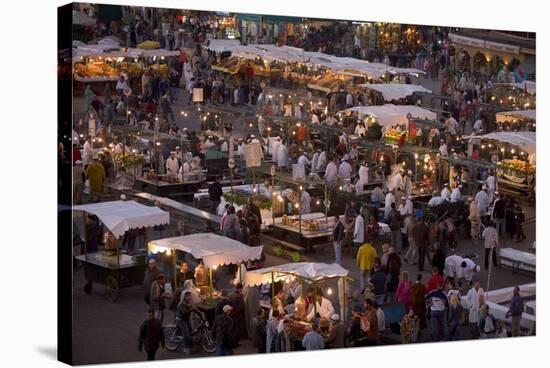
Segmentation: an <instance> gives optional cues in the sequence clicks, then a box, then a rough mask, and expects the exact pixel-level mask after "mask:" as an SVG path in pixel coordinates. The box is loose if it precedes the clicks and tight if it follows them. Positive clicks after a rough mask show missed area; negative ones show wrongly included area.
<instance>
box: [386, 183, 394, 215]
mask: <svg viewBox="0 0 550 368" xmlns="http://www.w3.org/2000/svg"><path fill="white" fill-rule="evenodd" d="M392 203H395V189H391V190H390V191H389V192H388V194H386V201H385V203H384V219H386V220H387V219H388V216H389V214H390V212H391V204H392Z"/></svg>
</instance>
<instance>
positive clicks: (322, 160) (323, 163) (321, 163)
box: [316, 151, 327, 173]
mask: <svg viewBox="0 0 550 368" xmlns="http://www.w3.org/2000/svg"><path fill="white" fill-rule="evenodd" d="M326 168H327V152H326V151H323V152H321V153H320V154H319V160H318V161H317V170H316V171H317V172H318V173H319V172H324V171H325V170H326Z"/></svg>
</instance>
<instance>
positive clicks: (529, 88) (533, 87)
mask: <svg viewBox="0 0 550 368" xmlns="http://www.w3.org/2000/svg"><path fill="white" fill-rule="evenodd" d="M494 85H495V86H498V85H501V86H510V87H514V88H518V89H522V90H524V91H526V92H527V93H529V94H530V95H534V94H536V93H537V83H536V82H533V81H528V80H526V81H523V82H519V83H495V84H494Z"/></svg>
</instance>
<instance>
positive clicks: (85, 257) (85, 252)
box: [82, 212, 88, 260]
mask: <svg viewBox="0 0 550 368" xmlns="http://www.w3.org/2000/svg"><path fill="white" fill-rule="evenodd" d="M82 223H83V224H84V259H85V260H88V232H87V230H86V212H82Z"/></svg>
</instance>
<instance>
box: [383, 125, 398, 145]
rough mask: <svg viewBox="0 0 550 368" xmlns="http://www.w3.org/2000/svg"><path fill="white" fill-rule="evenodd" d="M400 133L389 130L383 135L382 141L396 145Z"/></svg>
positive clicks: (392, 129)
mask: <svg viewBox="0 0 550 368" xmlns="http://www.w3.org/2000/svg"><path fill="white" fill-rule="evenodd" d="M401 134H402V132H400V131H399V130H397V129H394V128H391V129H390V130H388V131H387V132H386V134H384V140H385V141H386V142H388V143H397V141H399V138H400V137H401Z"/></svg>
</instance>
